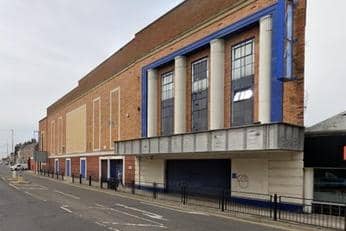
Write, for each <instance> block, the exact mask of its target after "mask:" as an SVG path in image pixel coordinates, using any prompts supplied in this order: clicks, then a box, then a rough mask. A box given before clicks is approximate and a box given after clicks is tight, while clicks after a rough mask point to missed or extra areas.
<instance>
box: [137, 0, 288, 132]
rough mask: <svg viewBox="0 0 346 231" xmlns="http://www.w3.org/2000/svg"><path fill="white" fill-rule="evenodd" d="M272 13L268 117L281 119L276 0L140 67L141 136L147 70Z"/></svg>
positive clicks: (280, 24)
mask: <svg viewBox="0 0 346 231" xmlns="http://www.w3.org/2000/svg"><path fill="white" fill-rule="evenodd" d="M268 14H271V15H272V16H273V47H272V53H273V58H272V66H273V68H272V96H271V103H272V109H271V121H272V122H281V121H282V88H283V85H282V82H281V81H280V78H281V77H282V76H283V67H284V66H283V64H284V63H283V61H284V57H283V54H284V35H285V31H284V30H285V29H284V21H285V0H278V3H276V4H274V5H271V6H269V7H267V8H265V9H262V10H260V11H258V12H256V13H254V14H252V15H250V16H248V17H246V18H244V19H242V20H240V21H238V22H236V23H234V24H231V25H229V26H227V27H225V28H223V29H221V30H219V31H216V32H214V33H212V34H210V35H208V36H206V37H204V38H203V39H200V40H198V41H197V42H195V43H192V44H190V45H188V46H186V47H184V48H182V49H179V50H177V51H175V52H173V53H171V54H169V55H167V56H165V57H163V58H161V59H159V60H157V61H155V62H153V63H151V64H149V65H147V66H145V67H143V68H142V78H141V81H142V82H141V87H142V102H141V103H142V105H141V108H142V121H141V134H142V137H147V115H148V114H147V106H148V95H147V85H148V84H147V81H148V80H147V71H148V70H149V69H152V68H157V67H159V66H161V65H163V64H165V63H168V62H171V61H173V60H174V58H175V57H177V56H181V55H186V54H188V53H190V52H192V51H194V50H196V49H198V48H201V47H203V46H206V45H207V44H209V42H210V41H211V40H213V39H217V38H223V37H225V36H227V35H230V34H232V33H234V32H236V31H238V30H240V29H242V28H244V27H247V26H249V25H251V24H254V23H256V22H258V21H259V20H260V18H261V17H263V16H266V15H268Z"/></svg>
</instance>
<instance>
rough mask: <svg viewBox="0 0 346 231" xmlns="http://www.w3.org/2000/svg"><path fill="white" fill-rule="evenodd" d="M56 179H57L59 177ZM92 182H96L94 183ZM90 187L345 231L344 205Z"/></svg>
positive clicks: (142, 187)
mask: <svg viewBox="0 0 346 231" xmlns="http://www.w3.org/2000/svg"><path fill="white" fill-rule="evenodd" d="M37 174H40V175H43V176H47V177H52V178H54V179H61V180H64V174H59V173H54V172H49V171H47V170H39V171H38V172H37ZM59 176H60V177H59ZM71 178H72V180H71V182H72V183H75V176H74V175H73V174H72V175H71ZM78 178H79V183H80V184H85V185H89V186H92V176H88V177H85V180H84V181H83V176H82V175H79V176H78ZM94 180H98V179H95V178H94ZM93 186H95V187H100V188H104V189H111V190H115V191H119V192H123V193H130V194H135V195H140V196H144V197H151V198H152V199H153V200H165V201H170V202H174V203H179V204H183V205H185V206H191V207H205V208H208V209H214V210H219V211H220V212H225V213H227V212H228V213H232V214H249V215H254V216H260V217H265V218H267V219H272V220H274V221H285V222H293V223H297V224H305V225H312V226H318V227H323V228H332V229H338V230H345V231H346V204H339V203H333V202H328V201H316V200H313V199H306V198H299V197H289V196H281V195H277V194H273V195H271V194H261V193H253V192H240V191H230V190H226V189H222V188H206V187H201V188H199V189H198V188H196V187H189V185H187V184H184V183H182V184H180V185H179V187H175V188H174V189H171V190H169V189H167V188H168V187H167V185H165V184H163V183H156V182H141V184H136V183H135V182H134V181H132V182H131V183H128V184H123V183H122V182H121V181H119V180H117V179H116V178H108V179H105V178H101V180H100V181H98V185H95V181H94V183H93Z"/></svg>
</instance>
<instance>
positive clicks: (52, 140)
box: [50, 120, 56, 154]
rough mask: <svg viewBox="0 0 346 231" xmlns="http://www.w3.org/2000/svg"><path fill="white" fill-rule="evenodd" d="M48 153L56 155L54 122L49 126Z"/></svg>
mask: <svg viewBox="0 0 346 231" xmlns="http://www.w3.org/2000/svg"><path fill="white" fill-rule="evenodd" d="M50 151H51V152H52V153H54V154H56V140H55V120H53V121H52V122H51V126H50Z"/></svg>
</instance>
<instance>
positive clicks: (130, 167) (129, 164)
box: [125, 157, 135, 184]
mask: <svg viewBox="0 0 346 231" xmlns="http://www.w3.org/2000/svg"><path fill="white" fill-rule="evenodd" d="M134 180H135V158H134V157H125V184H131V183H132V181H134Z"/></svg>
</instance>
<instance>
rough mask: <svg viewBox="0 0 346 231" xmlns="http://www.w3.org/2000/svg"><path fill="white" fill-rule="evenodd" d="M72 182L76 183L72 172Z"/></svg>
mask: <svg viewBox="0 0 346 231" xmlns="http://www.w3.org/2000/svg"><path fill="white" fill-rule="evenodd" d="M72 184H74V175H73V173H72Z"/></svg>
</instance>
